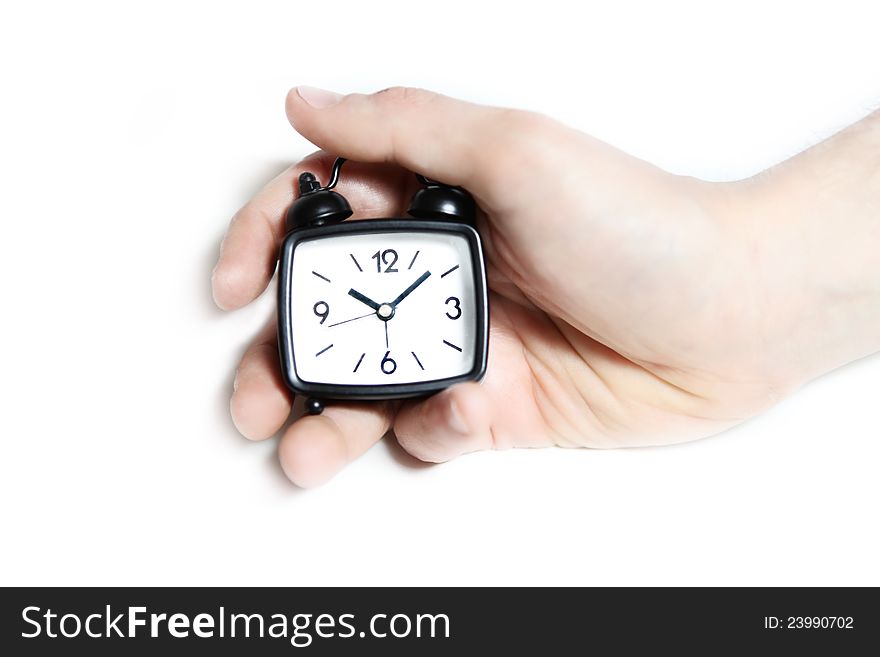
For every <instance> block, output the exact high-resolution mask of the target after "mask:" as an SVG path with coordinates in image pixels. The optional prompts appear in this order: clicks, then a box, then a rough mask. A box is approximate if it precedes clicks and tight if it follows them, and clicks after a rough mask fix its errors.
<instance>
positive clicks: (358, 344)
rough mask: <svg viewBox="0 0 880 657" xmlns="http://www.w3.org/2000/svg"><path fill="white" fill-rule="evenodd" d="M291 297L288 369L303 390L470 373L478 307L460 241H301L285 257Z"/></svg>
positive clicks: (455, 237)
mask: <svg viewBox="0 0 880 657" xmlns="http://www.w3.org/2000/svg"><path fill="white" fill-rule="evenodd" d="M353 223H359V222H353ZM289 288H290V292H289V294H290V299H289V300H287V301H286V302H287V303H289V308H290V320H289V321H290V337H291V340H292V351H293V366H294V368H295V370H296V376H297V378H298V379H299V380H300V381H302V382H306V383H313V384H329V385H345V386H383V385H404V384H416V383H421V382H427V381H435V380H439V379H448V378H453V377H461V376H464V375H466V374H468V373H469V372H472V371H473V369H474V367H475V359H476V358H477V353H476V352H477V343H478V339H479V338H480V336H479V335H478V329H479V324H478V317H477V313H478V308H479V307H481V303H482V300H481V299H478V298H477V287H476V276H475V272H474V265H473V254H472V253H471V244H470V242H469V241H468V239H467V238H466V237H465V236H464V235H463V234H461V233H457V232H445V231H438V230H421V231H419V230H415V231H409V232H400V231H387V232H384V231H383V232H372V233H354V232H353V233H342V234H336V235H332V234H331V235H328V236H322V237H314V238H310V239H303V240H302V241H299V242H297V243H296V245H295V248H294V251H293V255H292V265H291V269H290V284H289Z"/></svg>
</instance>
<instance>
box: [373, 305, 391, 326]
mask: <svg viewBox="0 0 880 657" xmlns="http://www.w3.org/2000/svg"><path fill="white" fill-rule="evenodd" d="M376 314H377V315H378V316H379V319H381V320H383V321H386V322H387V321H388V320H389V319H391V318H392V317H394V307H393V306H392V305H391V304H390V303H383V304H382V305H381V306H379V309H378V310H377V311H376Z"/></svg>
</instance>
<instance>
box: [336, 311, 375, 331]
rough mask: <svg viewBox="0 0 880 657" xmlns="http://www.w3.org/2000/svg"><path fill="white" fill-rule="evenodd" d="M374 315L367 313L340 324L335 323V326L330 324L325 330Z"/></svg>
mask: <svg viewBox="0 0 880 657" xmlns="http://www.w3.org/2000/svg"><path fill="white" fill-rule="evenodd" d="M375 314H376V313H367V314H366V315H361V316H360V317H352V318H351V319H343V320H342V321H341V322H336V323H335V324H330V325H328V326H327V328H331V327H333V326H339V325H340V324H348V323H349V322H353V321H355V320H356V319H363V318H364V317H372V316H374V315H375Z"/></svg>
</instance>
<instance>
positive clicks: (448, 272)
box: [440, 265, 458, 278]
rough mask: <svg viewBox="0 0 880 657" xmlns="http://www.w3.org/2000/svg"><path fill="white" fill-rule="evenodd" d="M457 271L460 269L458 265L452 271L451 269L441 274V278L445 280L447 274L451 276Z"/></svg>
mask: <svg viewBox="0 0 880 657" xmlns="http://www.w3.org/2000/svg"><path fill="white" fill-rule="evenodd" d="M456 269H458V265H455V267H453V268H452V269H449V270H447V271H445V272H443V273H442V274H440V278H443V277H444V276H446V274H451V273H452V272H454V271H455V270H456Z"/></svg>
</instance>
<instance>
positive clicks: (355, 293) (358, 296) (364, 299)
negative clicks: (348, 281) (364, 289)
mask: <svg viewBox="0 0 880 657" xmlns="http://www.w3.org/2000/svg"><path fill="white" fill-rule="evenodd" d="M348 295H349V296H351V297H354V298H355V299H357V300H358V301H360V302H361V303H365V304H367V305H368V306H369V307H370V308H372V309H373V310H379V305H380V304H378V303H376V302H375V301H373V300H372V299H371V298H370V297H368V296H366V295H364V294H361V293H360V292H358V291H357V290H355V289H354V288H351V289H350V290H349V291H348Z"/></svg>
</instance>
